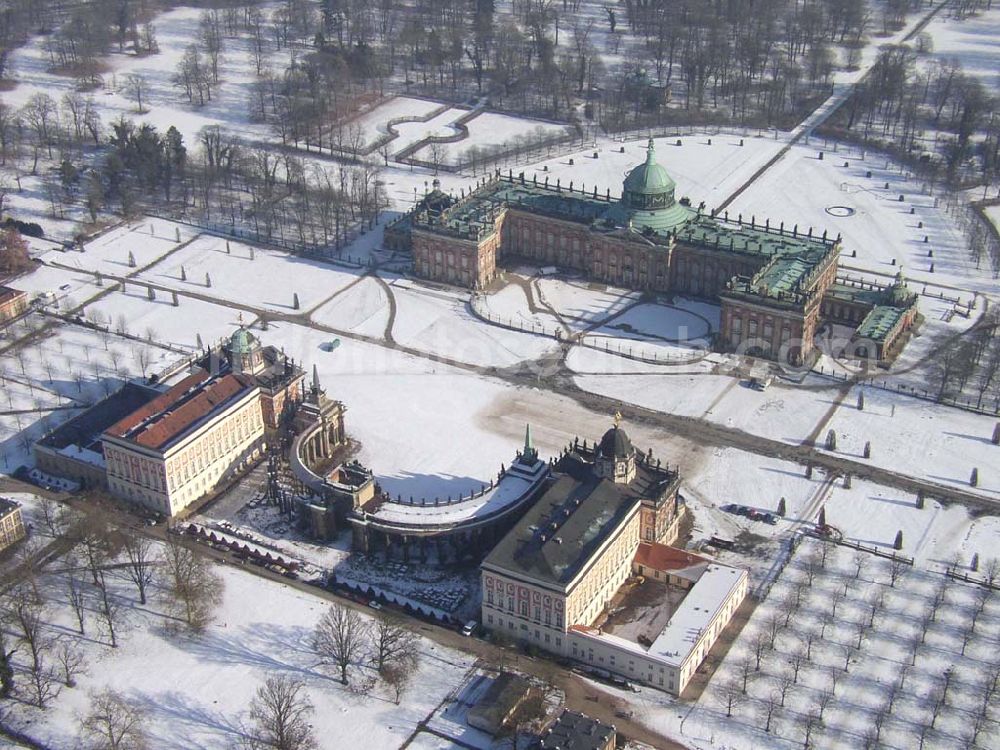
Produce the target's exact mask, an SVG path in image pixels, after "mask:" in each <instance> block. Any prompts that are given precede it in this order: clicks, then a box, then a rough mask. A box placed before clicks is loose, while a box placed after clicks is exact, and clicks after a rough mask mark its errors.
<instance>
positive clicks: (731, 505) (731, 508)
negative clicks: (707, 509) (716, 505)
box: [722, 503, 740, 513]
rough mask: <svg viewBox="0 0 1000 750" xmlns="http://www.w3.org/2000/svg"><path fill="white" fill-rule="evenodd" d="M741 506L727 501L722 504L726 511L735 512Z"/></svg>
mask: <svg viewBox="0 0 1000 750" xmlns="http://www.w3.org/2000/svg"><path fill="white" fill-rule="evenodd" d="M739 507H740V506H738V505H737V504H736V503H726V504H725V505H723V506H722V510H724V511H725V512H726V513H735V512H736V509H737V508H739Z"/></svg>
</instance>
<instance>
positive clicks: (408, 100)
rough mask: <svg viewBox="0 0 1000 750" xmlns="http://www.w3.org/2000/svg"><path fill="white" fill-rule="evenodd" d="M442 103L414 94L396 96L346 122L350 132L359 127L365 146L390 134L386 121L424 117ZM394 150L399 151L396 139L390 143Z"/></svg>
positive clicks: (360, 139)
mask: <svg viewBox="0 0 1000 750" xmlns="http://www.w3.org/2000/svg"><path fill="white" fill-rule="evenodd" d="M440 106H441V105H440V104H439V103H438V102H433V101H431V100H429V99H417V98H416V97H412V96H394V97H392V98H391V99H388V100H386V101H384V102H382V103H380V104H378V105H377V106H375V107H372V108H371V109H370V110H368V111H367V112H365V113H364V114H363V115H361V116H360V117H357V118H355V119H353V120H351V121H350V122H348V123H345V128H346V130H347V132H348V133H351V131H352V130H353V129H354V128H357V129H358V134H359V141H360V142H361V143H362V144H364V146H365V147H370V146H371V145H372V144H373V143H374V142H375V141H376V140H378V139H379V138H381V137H383V136H386V135H388V134H389V130H388V128H386V123H387V122H389V120H392V119H394V118H396V117H424V116H426V115H428V114H430V113H431V112H433V111H434V110H436V109H438V108H439V107H440ZM389 148H390V149H391V150H392V151H397V150H398V147H397V144H396V142H395V141H393V142H392V143H390V144H389Z"/></svg>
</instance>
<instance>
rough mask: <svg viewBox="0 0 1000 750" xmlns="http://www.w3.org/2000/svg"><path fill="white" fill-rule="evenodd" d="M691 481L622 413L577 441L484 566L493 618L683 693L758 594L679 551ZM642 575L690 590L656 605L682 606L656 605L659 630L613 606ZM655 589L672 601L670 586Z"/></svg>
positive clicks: (527, 640) (558, 648) (515, 634)
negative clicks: (643, 626) (684, 497)
mask: <svg viewBox="0 0 1000 750" xmlns="http://www.w3.org/2000/svg"><path fill="white" fill-rule="evenodd" d="M679 486H680V477H679V474H678V472H677V470H676V469H671V468H669V467H667V466H665V465H662V464H661V463H660V461H658V460H654V459H653V456H652V453H646V454H643V453H641V452H639V451H637V450H636V449H635V448H634V447H633V446H632V443H631V441H630V440H629V438H628V436H627V435H626V434H625V431H624V430H623V429H622V428H621V427H620V426H619V425H618V424H617V420H616V424H615V426H614V427H613V428H611V429H610V430H608V431H607V432H606V433H605V434H604V436H603V438H602V439H601V440H600V442H598V443H596V444H594V445H593V446H591V447H588V446H587V444H586V443H584V444H583V445H580V444H579V443H574V444H572V445H570V446H569V447H568V448H567V449H566V450H565V451H564V452H563V454H562V455H561V456H560V458H559V459H558V460H557V461H556V462H555V464H554V466H553V469H552V472H551V475H550V477H549V479H548V481H547V485H546V488H545V490H544V493H543V494H542V495H541V497H540V498H539V499H538V501H537V502H536V503H535V504H534V505H533V506H532V508H531V509H530V510H528V512H527V513H526V514H525V515H524V516H523V518H521V520H520V521H518V523H517V524H516V525H515V526H514V527H513V529H511V531H510V532H509V533H508V534H507V535H506V536H504V538H503V539H502V540H501V541H500V542H499V543H498V544H497V545H496V546H495V547H494V548H493V550H492V551H491V552H490V553H489V555H487V557H486V559H485V560H484V561H483V564H482V566H481V580H482V622H483V625H484V626H485V627H486V628H487V629H488V630H490V631H492V632H493V633H495V634H498V635H500V636H502V637H505V638H508V639H510V640H513V641H517V642H520V643H523V644H526V645H530V646H533V647H535V648H538V649H541V650H544V651H548V652H551V653H555V654H559V655H562V656H568V657H572V658H573V659H575V660H578V661H582V662H584V663H588V664H591V665H593V666H595V667H599V668H602V669H606V670H608V671H609V672H614V673H617V674H623V675H625V676H626V677H629V678H630V679H636V680H641V681H643V682H645V683H647V684H650V685H653V686H655V687H658V688H660V689H663V690H666V691H668V692H672V693H676V694H680V692H682V691H683V689H684V687H685V686H686V685H687V682H688V681H689V680H690V679H691V677H692V676H693V674H694V672H695V670H696V669H697V667H698V665H699V664H700V663H701V661H702V660H703V659H704V657H705V656H706V655H707V654H708V650H709V649H710V648H711V646H712V644H713V643H714V642H715V640H716V639H717V638H718V636H719V634H720V633H721V632H722V630H723V628H724V627H725V626H726V624H727V623H728V622H729V620H730V618H731V617H732V615H733V613H734V612H735V611H736V608H737V607H738V606H739V604H740V602H742V600H743V597H744V596H745V595H746V591H747V573H746V571H744V570H739V569H736V568H732V567H729V566H726V565H722V564H720V563H717V562H715V561H713V560H708V559H707V558H702V557H698V556H694V555H691V554H689V553H686V552H684V551H683V550H679V549H676V548H673V547H669V546H667V545H669V544H671V543H672V542H674V541H675V539H676V538H677V535H678V528H679V524H680V518H681V516H682V507H683V506H681V505H679V501H678V488H679ZM681 571H682V572H681ZM636 576H644V577H649V578H651V579H654V580H653V581H651V582H650V586H653V587H656V586H658V585H659V584H657V583H656V581H660V580H661V579H662V580H663V582H664V584H666V583H667V582H669V583H671V584H675V585H677V584H679V588H681V589H684V590H688V589H689V590H688V591H687V594H686V595H685V596H684V600H683V601H682V602H681V603H680V604H679V605H677V604H676V595H675V596H674V598H673V602H674V603H675V604H674V605H664V604H663V603H662V602H660V601H657V602H656V606H655V607H654V611H655V612H664V611H666V612H670V611H671V610H672V616H671V618H670V621H669V622H659V623H658V624H656V622H655V621H656V620H657V616H655V615H653V613H652V612H651V615H652V616H651V617H650V618H638V619H639V620H644V619H649V620H650V628H649V629H650V632H648V633H646V632H642V631H636V630H635V628H634V627H633V626H630V627H628V628H626V629H625V630H624V631H622V632H621V633H619V632H616V631H615V628H614V626H613V624H612V625H610V626H609V625H608V624H607V620H608V616H609V612H612V611H615V610H617V609H619V607H616V606H613V603H617V602H620V601H622V597H623V592H627V590H628V589H629V586H628V585H627V583H628V582H629V581H630V580H632V581H634V580H636ZM660 589H663V590H662V591H661V590H660ZM651 595H652V597H653V598H660V599H667V598H668V597H667V596H666V593H665V589H664V587H663V586H660V587H659V588H657V589H655V590H653V591H652V594H651ZM661 605H663V606H661ZM602 626H603V627H602Z"/></svg>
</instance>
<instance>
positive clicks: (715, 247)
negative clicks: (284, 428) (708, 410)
mask: <svg viewBox="0 0 1000 750" xmlns="http://www.w3.org/2000/svg"><path fill="white" fill-rule="evenodd" d="M622 187H623V189H622V195H621V197H620V198H612V197H611V194H610V192H609V193H607V194H605V195H599V194H598V193H597V191H596V189H595V190H594V191H592V192H590V193H587V192H586V191H585V190H582V189H581V188H579V187H574V184H573V183H572V182H571V183H570V184H569V185H568V186H564V185H562V184H561V183H560V182H558V181H557V182H556V183H555V184H554V185H552V184H550V183H549V180H548V178H546V179H545V181H544V182H542V183H540V182H538V180H537V178H532V179H531V180H527V179H526V178H525V177H524V174H523V173H521V175H519V176H518V177H514V176H513V174H510V175H508V176H507V177H500V176H499V174H498V175H496V176H495V177H494V178H493V179H491V180H487V181H484V182H482V183H481V184H480V185H479V186H478V187H477V188H476V189H475V190H473V191H472V192H470V193H469V194H468V195H465V194H464V193H463V194H462V196H461V197H460V198H458V199H456V198H454V197H452V196H450V195H447V194H445V193H443V192H442V191H441V190H440V188H439V187H438V183H437V182H436V181H435V189H434V190H433V191H432V192H430V193H428V194H427V195H426V196H425V197H424V198H423V199H422V200H421V201H420V202H418V204H417V205H416V206H415V207H414V209H413V210H412V211H410V212H409V213H407V214H406V215H404V216H402V217H401V218H400V219H398V220H397V221H396V222H394V223H393V224H392V225H390V226H389V227H388V228H387V229H386V234H385V242H386V245H387V246H389V247H391V248H394V249H408V250H410V251H412V254H413V266H414V271H415V272H416V274H417V275H419V276H422V277H424V278H427V279H431V280H436V281H443V282H447V283H451V284H458V285H462V286H466V287H469V288H472V289H483V288H485V287H487V286H489V285H490V284H491V283H492V282H493V281H494V279H495V278H496V276H497V273H498V268H497V264H498V262H499V261H500V260H502V259H503V258H504V257H519V258H524V259H528V260H530V261H532V262H536V263H539V264H542V265H555V266H559V267H562V268H566V269H573V270H576V271H581V272H583V273H585V274H586V275H587V276H589V277H590V278H592V279H594V280H597V281H601V282H604V283H607V284H613V285H616V286H621V287H626V288H629V289H637V290H643V291H650V292H663V293H680V294H687V295H691V296H696V297H707V298H710V299H713V300H716V301H718V302H719V303H720V304H721V305H722V314H721V321H722V322H721V330H720V332H719V335H718V338H717V341H716V345H717V348H719V349H721V350H723V351H734V352H740V353H745V354H749V355H753V356H763V357H767V358H771V359H780V360H783V361H787V362H791V363H799V362H802V361H804V360H806V359H808V358H809V356H810V355H811V353H812V350H813V347H814V343H813V340H814V336H815V333H816V331H817V329H818V327H819V325H820V318H821V314H822V313H823V309H824V308H823V301H824V298H825V297H826V296H827V295H828V293H829V292H831V290H833V289H834V288H835V287H837V258H838V254H839V252H840V249H841V243H840V238H839V237H838V238H836V239H834V238H829V237H827V235H826V233H825V232H824V233H823V234H822V235H814V234H813V232H812V229H809V230H807V231H805V232H802V231H799V228H798V226H794V227H791V228H786V227H785V226H784V224H781V225H779V226H772V225H771V224H770V223H769V222H766V221H765V222H764V223H763V224H761V223H758V222H757V221H756V219H755V218H752V219H751V220H750V221H749V222H746V221H743V219H742V217H739V218H738V220H737V221H729V220H728V218H725V219H724V218H720V217H716V216H709V215H706V214H704V213H702V212H701V210H700V209H699V210H696V209H692V208H691V207H690V206H689V205H686V203H687V201H684V200H678V199H677V197H676V195H675V191H676V185H675V183H674V181H673V179H671V177H670V175H668V174H667V171H666V170H665V169H664V168H663V167H662V166H660V165H659V164H658V163H657V162H656V158H655V151H654V147H653V141H652V139H650V141H649V146H648V149H647V153H646V161H645V162H644V163H643V164H640V165H639V166H637V167H635V168H634V169H632V170H631V171H630V172H629V173H628V176H627V177H626V178H625V182H624V184H623V186H622ZM840 291H841V292H842V296H843V295H850V294H851V290H850V289H847V290H840ZM883 297H884V298H885V299H889V300H892V299H894V297H893V295H891V294H887V295H883ZM883 297H879V299H878V301H877V302H875V303H873V304H872V305H871V307H874V306H875V305H879V306H880V307H881V308H882V309H880V310H879V312H878V313H877V317H878V322H877V324H876V323H874V322H869V324H868V325H867V326H862V325H858V324H857V323H858V322H855V325H856V327H857V333H858V336H859V337H861V336H862V335H864V336H869V335H871V334H875V335H876V336H878V335H882V336H883V339H882V340H881V341H878V342H876V345H871V344H867V343H866V344H865V347H866V348H865V350H864V351H865V355H864V356H868V354H869V353H871V352H879V353H883V352H885V353H888V352H889V351H890V350H891V349H892V346H893V344H894V343H895V341H896V337H898V336H899V335H901V333H902V332H903V331H904V330H905V329H906V328H908V327H909V325H910V324H911V323H912V322H913V314H907V310H909V309H910V308H911V307H912V305H911V304H910V303H911V302H912V300H913V299H915V297H913V295H907V296H906V302H907V304H906V305H904V306H899V305H896V306H893V305H891V304H890V305H886V304H884V302H885V299H883ZM890 307H891V308H892V309H891V310H890V309H889V308H890ZM826 309H827V310H831V311H833V310H836V309H839V308H838V307H837V306H836V305H828V306H827V308H826ZM869 311H871V309H869ZM833 320H834V322H839V323H848V322H849V321H847V320H844V321H841V320H839V319H837V318H835V317H834V318H833ZM861 322H863V321H861ZM900 322H902V325H900ZM885 337H892V340H888V341H887V340H885ZM850 353H852V352H849V354H850ZM857 354H858V355H859V356H861V354H860V351H859V352H857Z"/></svg>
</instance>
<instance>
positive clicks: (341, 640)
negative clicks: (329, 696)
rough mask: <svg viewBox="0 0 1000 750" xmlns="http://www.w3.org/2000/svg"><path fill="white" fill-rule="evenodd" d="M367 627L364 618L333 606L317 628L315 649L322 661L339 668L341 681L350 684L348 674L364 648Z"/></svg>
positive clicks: (345, 608)
mask: <svg viewBox="0 0 1000 750" xmlns="http://www.w3.org/2000/svg"><path fill="white" fill-rule="evenodd" d="M367 630H368V628H367V626H366V625H365V622H364V620H362V619H361V615H359V614H358V613H357V612H355V611H354V610H353V609H351V608H350V607H346V606H344V605H343V604H331V605H330V608H329V609H328V610H327V611H326V614H325V615H323V617H322V618H321V619H320V621H319V623H317V625H316V631H315V633H314V634H313V647H314V648H315V649H316V653H317V654H319V656H320V658H322V659H324V660H328V661H332V662H333V663H334V664H336V665H337V666H338V667H339V668H340V681H341V682H343V683H344V684H345V685H346V684H347V670H348V668H349V667H350V665H351V663H352V662H355V661H357V659H358V657H359V656H360V654H361V650H362V648H363V647H364V643H365V639H366V636H367Z"/></svg>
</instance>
